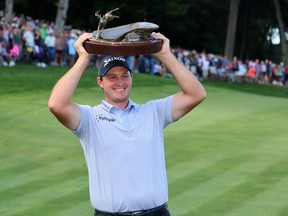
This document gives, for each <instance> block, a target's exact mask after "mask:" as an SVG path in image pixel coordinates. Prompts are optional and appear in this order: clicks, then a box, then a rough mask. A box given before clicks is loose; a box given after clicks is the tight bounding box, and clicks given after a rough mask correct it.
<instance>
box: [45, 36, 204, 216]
mask: <svg viewBox="0 0 288 216" xmlns="http://www.w3.org/2000/svg"><path fill="white" fill-rule="evenodd" d="M152 36H153V37H154V38H155V39H161V40H162V41H163V46H162V49H161V50H160V51H159V52H158V53H156V54H155V55H154V56H155V57H156V58H158V59H159V60H160V61H161V62H162V63H163V64H164V65H165V67H166V68H167V69H168V70H169V71H170V72H171V74H172V75H173V77H174V78H175V79H176V81H177V83H178V85H179V87H180V88H181V91H180V92H179V93H176V94H175V95H171V96H169V97H167V98H163V99H157V100H152V101H149V102H147V103H146V104H143V105H138V104H136V103H134V102H133V101H132V100H130V99H129V98H128V97H129V93H130V90H131V87H132V76H131V73H130V68H129V66H128V64H127V62H126V60H125V58H124V57H121V56H108V57H106V58H104V59H103V60H102V62H101V64H100V68H99V73H98V77H97V83H98V85H99V86H100V87H101V88H102V89H103V93H104V100H103V101H102V103H101V104H100V105H97V106H93V107H92V106H88V105H79V104H76V103H73V102H72V101H71V98H72V96H73V94H74V92H75V90H76V87H77V85H78V83H79V80H80V78H81V76H82V74H83V73H84V71H85V69H86V67H87V66H88V65H89V62H90V57H91V55H90V54H88V53H87V52H86V50H85V49H84V47H83V42H84V41H85V40H87V39H90V38H91V35H90V34H88V33H84V34H83V35H81V36H80V37H79V38H78V39H77V41H76V43H75V48H76V50H77V53H78V55H79V58H78V59H77V61H76V63H75V65H74V66H73V67H72V68H71V69H70V70H69V71H68V72H67V73H66V74H65V75H64V76H63V77H62V78H61V79H60V80H59V81H58V82H57V84H56V85H55V87H54V89H53V91H52V93H51V96H50V99H49V102H48V106H49V109H50V110H51V112H52V113H53V114H54V115H55V116H56V117H57V119H58V120H59V121H60V122H61V123H62V124H63V125H64V126H66V127H67V128H69V129H71V130H72V131H74V133H75V134H76V135H77V136H78V138H79V139H80V141H81V145H82V147H83V151H84V155H85V159H86V163H87V167H88V173H89V189H90V199H91V203H92V206H93V208H95V215H96V216H107V215H108V216H109V215H154V216H169V215H170V214H169V211H168V208H167V206H166V202H167V201H168V189H167V178H166V170H165V159H164V158H165V157H164V143H163V128H164V127H166V126H167V125H169V124H170V123H172V122H174V121H176V120H178V119H180V118H181V117H182V116H184V115H185V114H187V113H188V112H189V111H191V110H192V109H193V108H194V107H196V106H197V105H198V104H199V103H201V101H202V100H204V98H205V97H206V92H205V90H204V88H203V86H202V85H201V83H200V82H199V81H198V80H197V79H196V78H195V77H194V75H193V74H192V73H191V72H190V71H188V70H187V69H186V68H185V67H184V65H183V64H181V63H179V62H178V61H177V59H176V58H175V56H174V55H173V54H172V53H171V52H170V45H169V43H170V42H169V39H167V38H166V37H165V36H163V35H162V34H160V33H155V32H153V33H152Z"/></svg>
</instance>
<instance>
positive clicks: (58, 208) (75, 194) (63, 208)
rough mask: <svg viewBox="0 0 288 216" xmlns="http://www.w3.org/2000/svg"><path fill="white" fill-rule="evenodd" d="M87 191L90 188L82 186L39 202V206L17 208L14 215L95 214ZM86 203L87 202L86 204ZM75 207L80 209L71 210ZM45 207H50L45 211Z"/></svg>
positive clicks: (76, 215)
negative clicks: (23, 208)
mask: <svg viewBox="0 0 288 216" xmlns="http://www.w3.org/2000/svg"><path fill="white" fill-rule="evenodd" d="M87 191H88V188H80V189H79V190H76V191H72V192H71V193H69V194H66V195H62V196H61V195H60V196H57V197H55V198H54V199H51V200H48V201H46V202H45V203H41V204H38V205H37V206H34V207H31V208H28V209H25V210H17V211H16V212H15V214H13V216H23V215H29V216H39V213H41V215H45V216H57V215H61V214H64V215H66V216H68V215H69V216H72V215H74V216H79V215H93V209H92V207H91V205H90V206H89V204H90V203H89V202H87V201H89V194H88V193H87ZM67 200H69V201H67ZM84 203H86V204H85V205H84ZM87 203H88V205H87ZM81 205H82V206H81ZM75 207H77V208H79V211H75V209H74V212H71V211H70V210H71V209H73V208H75ZM81 207H82V208H81ZM89 207H90V208H89ZM44 209H49V211H48V212H47V211H46V212H45V211H43V210H44ZM77 212H78V214H77Z"/></svg>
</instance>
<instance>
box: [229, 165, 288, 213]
mask: <svg viewBox="0 0 288 216" xmlns="http://www.w3.org/2000/svg"><path fill="white" fill-rule="evenodd" d="M286 164H287V161H286ZM285 173H286V177H285V178H282V179H279V180H278V181H277V180H275V179H274V181H275V182H274V181H271V183H272V184H271V185H269V187H268V188H266V190H264V191H262V192H261V193H259V194H257V196H253V197H250V199H248V200H247V201H246V202H244V203H243V204H242V205H235V206H234V208H233V209H232V210H231V211H230V212H228V213H227V214H225V215H226V216H238V215H261V216H274V215H279V216H280V215H281V216H282V215H287V200H288V187H287V182H288V176H287V172H286V171H285ZM271 178H273V176H271ZM274 178H277V176H274ZM262 184H263V183H260V186H259V187H261V185H262ZM239 206H241V207H239Z"/></svg>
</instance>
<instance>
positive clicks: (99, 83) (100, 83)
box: [96, 77, 103, 89]
mask: <svg viewBox="0 0 288 216" xmlns="http://www.w3.org/2000/svg"><path fill="white" fill-rule="evenodd" d="M96 82H97V84H98V85H99V86H100V88H102V89H103V80H102V79H101V78H100V77H97V78H96Z"/></svg>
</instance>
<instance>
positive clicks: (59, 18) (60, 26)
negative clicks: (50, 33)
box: [55, 0, 69, 33]
mask: <svg viewBox="0 0 288 216" xmlns="http://www.w3.org/2000/svg"><path fill="white" fill-rule="evenodd" d="M68 7H69V0H59V2H58V5H57V15H56V22H55V25H56V26H55V30H56V33H61V32H63V30H64V26H65V23H66V19H67V10H68Z"/></svg>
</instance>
